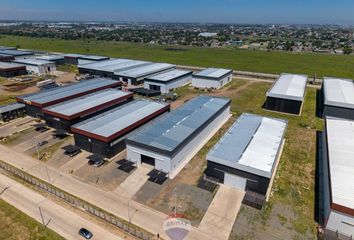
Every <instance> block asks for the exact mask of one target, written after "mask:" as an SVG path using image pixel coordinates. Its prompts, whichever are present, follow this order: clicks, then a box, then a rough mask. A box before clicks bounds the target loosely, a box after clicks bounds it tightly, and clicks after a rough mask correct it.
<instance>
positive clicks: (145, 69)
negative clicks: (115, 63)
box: [114, 63, 176, 86]
mask: <svg viewBox="0 0 354 240" xmlns="http://www.w3.org/2000/svg"><path fill="white" fill-rule="evenodd" d="M175 68H176V66H175V65H172V64H168V63H152V64H149V65H146V66H141V67H136V68H133V69H128V70H123V71H115V72H114V75H115V76H116V77H115V79H119V80H120V81H123V82H125V83H127V84H128V86H130V85H138V84H141V83H143V80H144V78H146V77H150V76H152V75H154V74H158V73H162V72H165V71H168V70H171V69H175Z"/></svg>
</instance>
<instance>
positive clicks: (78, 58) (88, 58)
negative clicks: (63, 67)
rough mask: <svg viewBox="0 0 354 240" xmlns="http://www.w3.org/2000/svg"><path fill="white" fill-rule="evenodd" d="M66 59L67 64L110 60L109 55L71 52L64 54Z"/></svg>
mask: <svg viewBox="0 0 354 240" xmlns="http://www.w3.org/2000/svg"><path fill="white" fill-rule="evenodd" d="M64 59H65V63H66V64H74V65H81V64H87V63H92V62H98V61H104V60H108V59H109V57H104V56H95V55H84V54H76V53H69V54H64Z"/></svg>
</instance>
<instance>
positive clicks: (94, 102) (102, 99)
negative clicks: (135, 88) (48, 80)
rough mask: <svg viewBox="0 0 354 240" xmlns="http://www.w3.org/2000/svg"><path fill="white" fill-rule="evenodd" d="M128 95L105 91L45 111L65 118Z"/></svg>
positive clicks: (126, 93)
mask: <svg viewBox="0 0 354 240" xmlns="http://www.w3.org/2000/svg"><path fill="white" fill-rule="evenodd" d="M129 94H130V93H129V92H123V91H119V90H115V89H106V90H102V91H99V92H95V93H92V94H89V95H85V96H83V97H80V98H76V99H73V100H69V101H65V102H63V103H59V104H56V105H53V106H50V107H48V108H45V109H46V110H49V111H51V112H54V113H59V114H62V115H65V116H71V115H74V114H77V113H80V112H83V111H85V110H87V109H91V108H93V107H97V106H99V105H101V104H104V103H107V102H110V101H112V100H114V99H118V98H121V97H124V96H128V95H129Z"/></svg>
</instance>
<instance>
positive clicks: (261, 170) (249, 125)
mask: <svg viewBox="0 0 354 240" xmlns="http://www.w3.org/2000/svg"><path fill="white" fill-rule="evenodd" d="M286 126H287V121H286V120H283V119H276V118H269V117H262V116H259V115H253V114H248V113H244V114H242V115H241V116H240V117H239V118H238V119H237V121H236V122H235V123H234V124H233V125H232V127H231V128H230V129H229V130H228V131H227V133H225V135H224V136H223V137H222V138H221V139H220V141H219V142H218V143H217V144H216V145H215V146H214V147H213V148H212V149H211V150H210V151H209V153H208V155H207V160H208V161H212V162H216V163H219V164H222V165H225V166H228V167H231V168H235V169H238V170H241V171H245V172H249V173H252V174H256V175H259V176H262V177H266V178H270V177H271V176H272V172H273V169H274V165H275V161H276V158H277V153H278V151H279V149H280V147H281V143H282V139H283V137H284V134H285V130H286Z"/></svg>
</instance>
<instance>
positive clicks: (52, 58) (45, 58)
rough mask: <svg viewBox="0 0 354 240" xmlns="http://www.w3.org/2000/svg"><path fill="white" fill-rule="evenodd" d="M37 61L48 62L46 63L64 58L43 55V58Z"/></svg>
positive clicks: (40, 57) (39, 57) (38, 57)
mask: <svg viewBox="0 0 354 240" xmlns="http://www.w3.org/2000/svg"><path fill="white" fill-rule="evenodd" d="M36 59H39V60H46V61H53V60H60V59H64V56H61V55H42V56H37V57H36Z"/></svg>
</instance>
